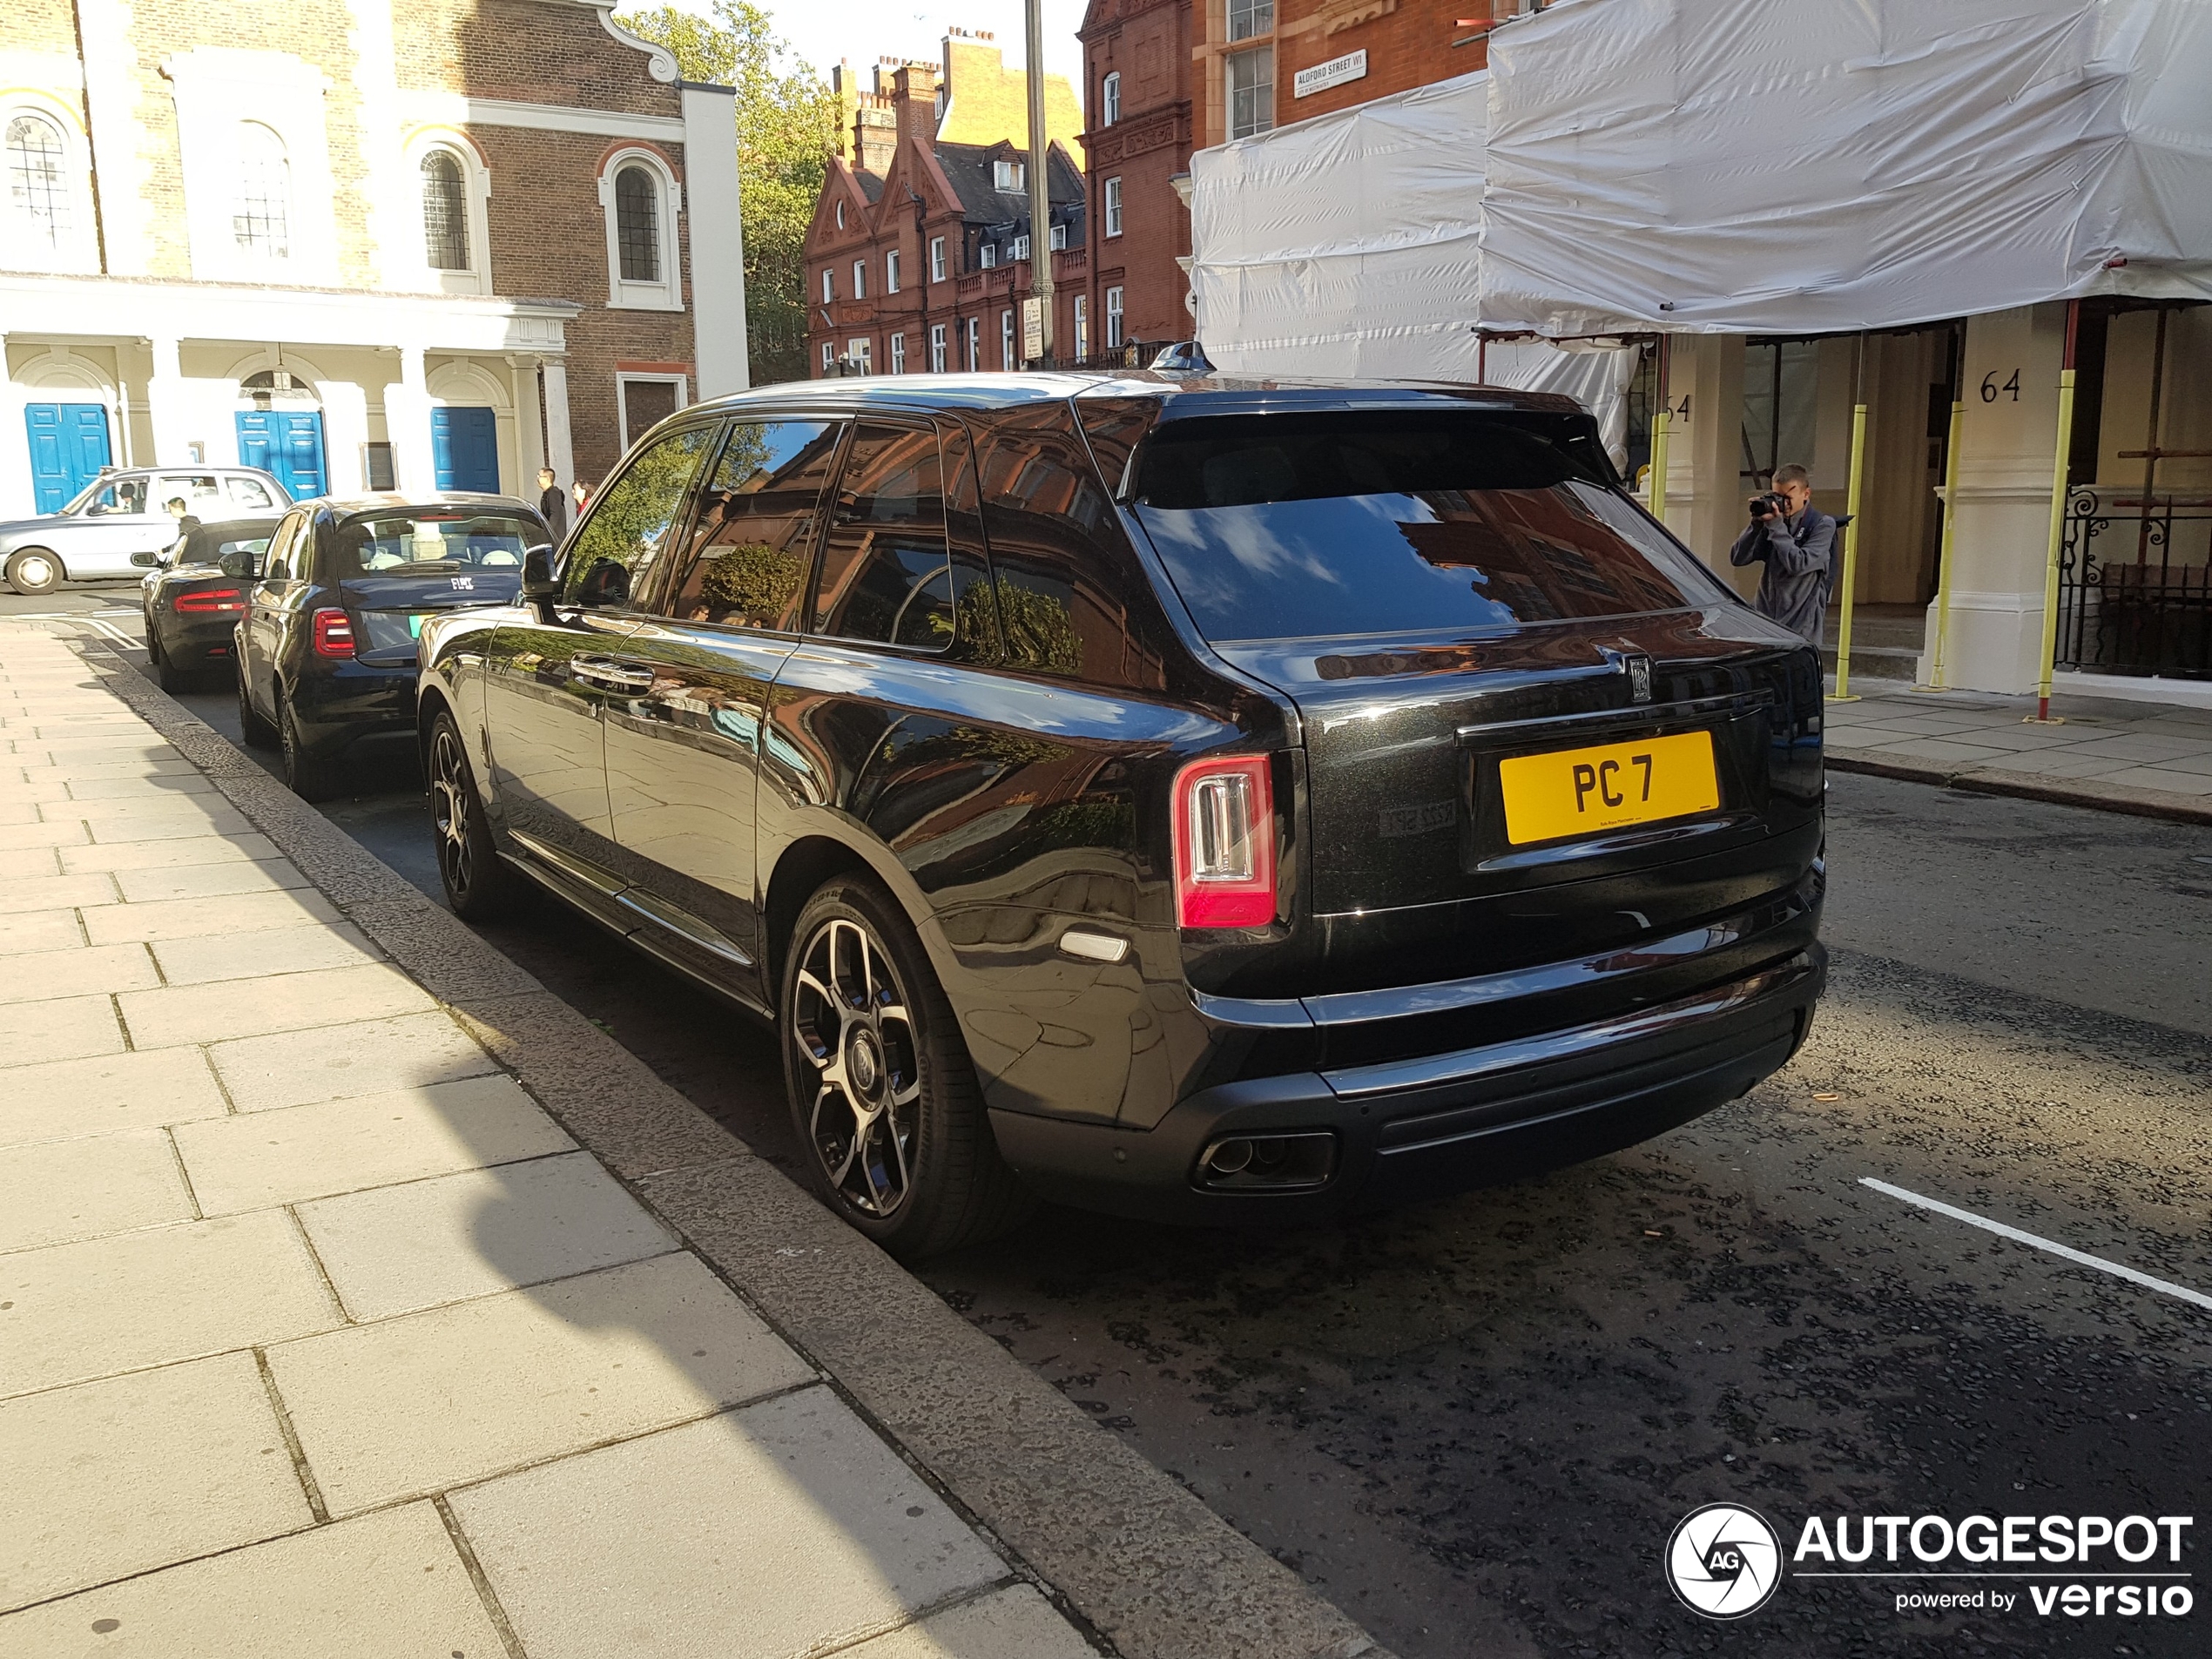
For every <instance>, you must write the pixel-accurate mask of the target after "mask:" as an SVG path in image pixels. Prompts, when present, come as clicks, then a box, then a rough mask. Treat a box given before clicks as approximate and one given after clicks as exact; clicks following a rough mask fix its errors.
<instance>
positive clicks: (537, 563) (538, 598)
mask: <svg viewBox="0 0 2212 1659" xmlns="http://www.w3.org/2000/svg"><path fill="white" fill-rule="evenodd" d="M560 597H561V584H560V583H558V582H557V581H556V580H555V579H554V577H553V550H552V548H551V547H550V546H548V545H545V544H543V543H541V544H540V545H538V546H536V547H533V548H526V549H524V550H523V604H526V605H528V606H529V608H530V609H531V610H535V611H536V612H537V619H538V620H539V621H540V622H543V623H547V624H550V623H551V622H552V620H553V605H554V602H555V601H556V600H557V599H559V598H560Z"/></svg>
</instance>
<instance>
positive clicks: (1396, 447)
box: [1135, 411, 1725, 640]
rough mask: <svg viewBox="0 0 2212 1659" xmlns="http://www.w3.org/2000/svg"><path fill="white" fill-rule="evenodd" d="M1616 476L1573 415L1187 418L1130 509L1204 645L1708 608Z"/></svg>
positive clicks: (1156, 439)
mask: <svg viewBox="0 0 2212 1659" xmlns="http://www.w3.org/2000/svg"><path fill="white" fill-rule="evenodd" d="M1135 494H1136V515H1137V517H1138V518H1139V520H1140V521H1141V522H1142V523H1143V525H1144V528H1145V529H1146V531H1147V532H1148V533H1149V534H1150V536H1151V539H1152V543H1153V545H1154V546H1155V547H1157V549H1158V550H1159V553H1160V556H1161V557H1162V558H1163V560H1165V561H1166V563H1167V566H1168V570H1169V572H1170V575H1171V576H1172V577H1173V578H1174V581H1175V585H1176V589H1177V591H1178V592H1179V593H1180V594H1181V595H1182V597H1183V599H1184V603H1185V604H1188V605H1189V606H1190V610H1191V612H1192V614H1193V615H1194V617H1196V619H1197V623H1198V625H1199V627H1200V629H1201V630H1202V631H1204V633H1205V635H1206V637H1208V638H1210V639H1216V640H1240V639H1294V638H1312V637H1322V636H1329V635H1345V634H1402V633H1408V632H1425V631H1434V630H1438V629H1467V628H1473V629H1480V630H1489V631H1503V630H1510V629H1514V628H1517V627H1521V626H1523V625H1526V624H1536V623H1549V622H1560V621H1567V620H1587V619H1590V618H1594V617H1614V616H1629V615H1637V614H1643V613H1649V612H1652V611H1658V610H1678V609H1681V608H1683V607H1684V606H1700V605H1707V604H1716V603H1718V602H1720V601H1721V600H1722V599H1723V597H1725V596H1724V590H1723V589H1722V587H1721V585H1720V584H1719V583H1718V582H1717V581H1716V580H1715V579H1714V578H1713V577H1710V575H1708V574H1707V573H1706V572H1705V570H1703V567H1701V566H1700V565H1699V564H1698V563H1697V562H1696V559H1695V558H1693V557H1692V556H1690V555H1689V554H1688V553H1687V552H1685V551H1684V550H1683V549H1682V548H1680V547H1678V546H1677V545H1676V543H1674V542H1673V541H1672V540H1671V539H1670V538H1669V537H1668V536H1667V535H1666V534H1665V533H1664V532H1663V531H1662V530H1661V529H1659V528H1658V526H1656V524H1654V523H1651V522H1650V521H1649V520H1648V519H1646V518H1645V517H1644V516H1643V515H1642V514H1641V513H1640V512H1638V511H1637V510H1636V509H1635V507H1633V506H1632V505H1631V504H1630V503H1629V502H1628V501H1627V500H1626V499H1625V498H1623V497H1622V496H1621V495H1620V494H1619V493H1618V492H1617V491H1616V490H1615V489H1614V488H1613V486H1612V481H1611V477H1610V469H1608V468H1607V467H1606V466H1605V463H1604V462H1603V460H1602V456H1601V455H1600V454H1599V453H1598V452H1597V451H1596V449H1595V442H1594V441H1593V440H1592V439H1591V438H1590V437H1589V436H1588V431H1587V428H1586V427H1585V426H1584V424H1583V423H1582V422H1581V421H1578V420H1576V419H1575V417H1572V416H1566V415H1540V414H1533V413H1532V414H1514V415H1494V414H1488V413H1459V412H1452V413H1442V414H1430V413H1426V412H1415V413H1400V412H1395V411H1379V412H1374V413H1366V412H1346V413H1331V414H1315V415H1302V414H1301V415H1287V414H1286V415H1258V416H1224V417H1215V418H1200V419H1192V420H1185V421H1170V422H1167V423H1165V424H1163V426H1161V427H1160V428H1159V429H1158V430H1157V431H1156V432H1155V433H1154V434H1153V435H1152V437H1151V439H1150V441H1149V442H1148V443H1147V444H1146V446H1145V448H1144V452H1143V455H1142V456H1141V457H1140V460H1139V466H1138V474H1137V486H1136V492H1135Z"/></svg>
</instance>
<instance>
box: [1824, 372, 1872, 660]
mask: <svg viewBox="0 0 2212 1659" xmlns="http://www.w3.org/2000/svg"><path fill="white" fill-rule="evenodd" d="M1865 482H1866V336H1865V335H1864V334H1861V335H1860V336H1859V337H1858V401H1856V402H1854V403H1853V404H1852V405H1851V489H1849V491H1848V492H1846V494H1845V496H1844V512H1845V513H1846V514H1848V515H1849V516H1850V520H1851V522H1850V523H1847V524H1845V525H1844V608H1843V611H1842V613H1841V614H1840V615H1839V616H1838V617H1837V620H1836V690H1835V691H1834V693H1833V694H1832V695H1831V697H1830V698H1829V699H1828V700H1829V701H1830V702H1831V703H1856V702H1858V698H1855V697H1853V696H1852V695H1851V605H1852V604H1853V602H1854V601H1855V600H1856V599H1857V597H1858V519H1859V512H1858V502H1859V489H1860V486H1861V485H1863V484H1864V483H1865Z"/></svg>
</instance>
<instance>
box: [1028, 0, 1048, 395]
mask: <svg viewBox="0 0 2212 1659" xmlns="http://www.w3.org/2000/svg"><path fill="white" fill-rule="evenodd" d="M1022 10H1023V13H1024V16H1025V18H1026V21H1027V23H1028V53H1029V75H1028V81H1029V293H1030V297H1031V298H1033V299H1034V300H1036V302H1037V309H1038V312H1039V316H1038V322H1039V324H1040V325H1041V327H1042V339H1043V345H1044V349H1043V351H1042V353H1041V354H1040V359H1041V361H1042V362H1043V363H1045V364H1046V365H1048V366H1049V365H1050V364H1051V363H1052V361H1054V354H1053V345H1054V342H1053V337H1052V335H1053V329H1052V182H1051V172H1050V169H1049V166H1048V165H1047V162H1048V161H1049V145H1050V140H1049V139H1048V138H1046V137H1045V131H1044V4H1043V0H1023V6H1022Z"/></svg>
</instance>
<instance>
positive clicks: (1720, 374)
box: [1667, 334, 1758, 593]
mask: <svg viewBox="0 0 2212 1659" xmlns="http://www.w3.org/2000/svg"><path fill="white" fill-rule="evenodd" d="M1668 355H1669V358H1670V359H1671V361H1669V364H1668V368H1667V389H1668V395H1669V398H1670V399H1671V401H1672V403H1673V407H1674V409H1675V411H1676V412H1675V415H1674V417H1673V419H1672V420H1671V421H1669V430H1668V435H1667V528H1668V529H1670V530H1672V531H1674V533H1675V534H1676V536H1680V537H1682V539H1683V541H1684V542H1686V543H1689V548H1690V550H1691V551H1693V552H1695V553H1696V555H1697V556H1699V557H1700V558H1702V559H1703V560H1704V561H1705V563H1707V564H1709V565H1710V566H1711V567H1712V568H1713V569H1714V570H1716V571H1718V572H1719V574H1720V576H1721V578H1722V580H1723V581H1726V582H1730V583H1734V584H1735V586H1736V588H1737V591H1739V592H1743V593H1750V592H1753V591H1755V590H1757V586H1758V571H1757V570H1751V571H1750V572H1749V575H1750V582H1749V583H1746V582H1745V580H1744V576H1745V574H1746V573H1745V572H1743V571H1739V570H1734V569H1732V568H1731V567H1730V564H1729V562H1728V549H1729V543H1731V542H1733V541H1734V540H1735V539H1736V532H1737V529H1738V528H1739V526H1738V523H1737V520H1738V519H1740V518H1741V517H1742V516H1743V503H1742V502H1740V501H1738V500H1737V491H1736V487H1737V482H1739V477H1738V472H1737V469H1738V467H1739V466H1740V465H1741V460H1740V457H1741V455H1742V454H1743V336H1742V335H1741V334H1676V336H1675V337H1674V339H1673V340H1672V341H1670V342H1669V352H1668ZM1685 401H1687V403H1688V406H1689V407H1688V411H1687V413H1685V412H1684V410H1683V405H1684V403H1685Z"/></svg>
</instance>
